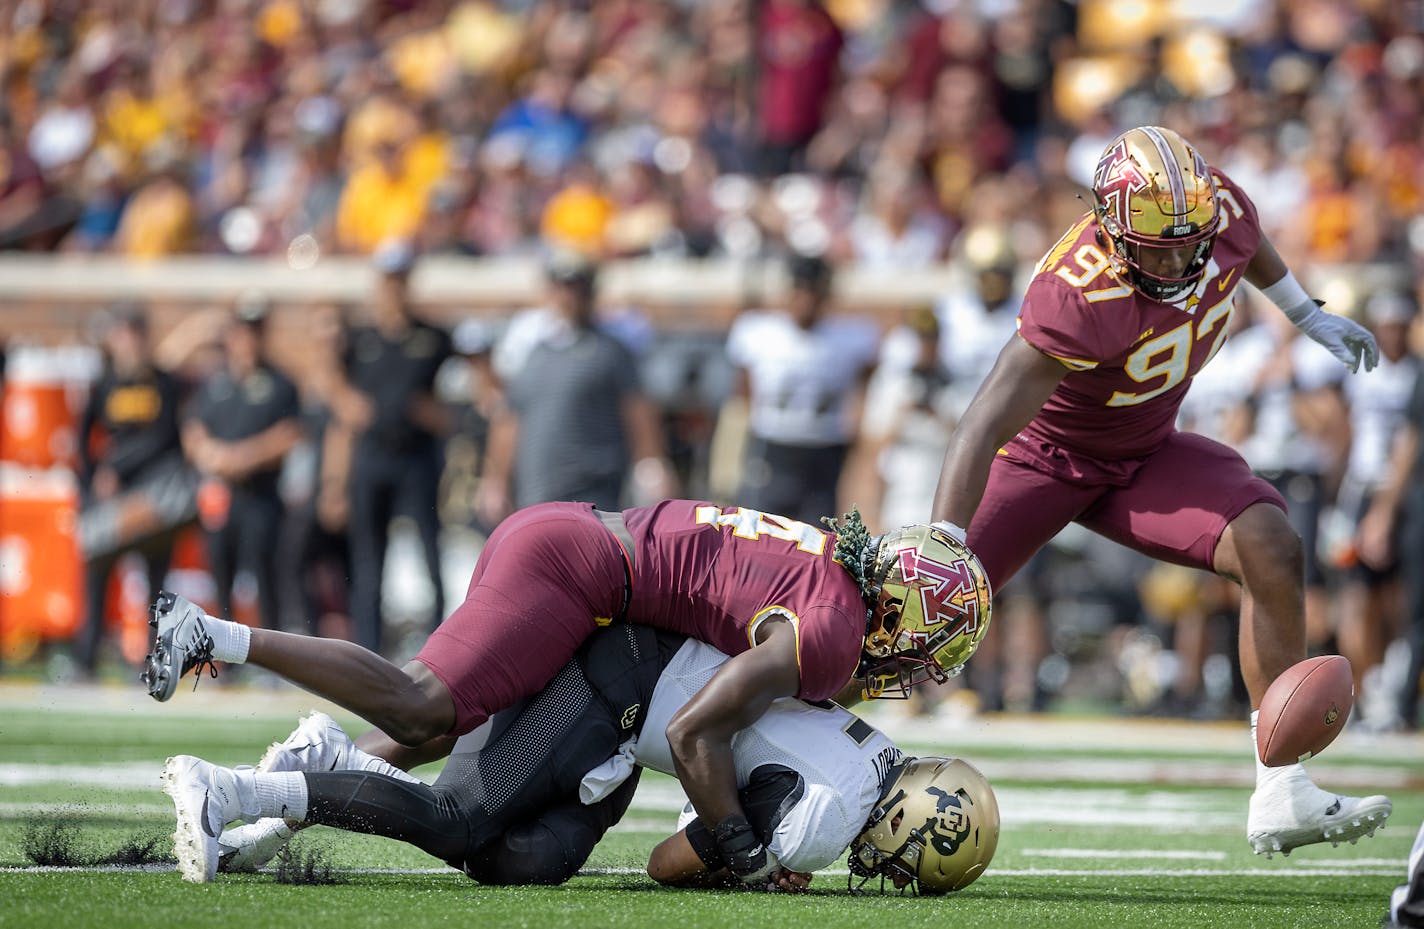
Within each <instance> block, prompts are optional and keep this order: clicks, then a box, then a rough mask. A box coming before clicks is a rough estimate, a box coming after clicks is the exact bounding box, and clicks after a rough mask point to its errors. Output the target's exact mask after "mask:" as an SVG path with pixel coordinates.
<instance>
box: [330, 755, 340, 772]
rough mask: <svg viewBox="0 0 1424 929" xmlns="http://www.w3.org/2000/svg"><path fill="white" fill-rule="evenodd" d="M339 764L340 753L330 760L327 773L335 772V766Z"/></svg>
mask: <svg viewBox="0 0 1424 929" xmlns="http://www.w3.org/2000/svg"><path fill="white" fill-rule="evenodd" d="M339 764H341V753H340V752H337V753H336V757H335V758H333V759H332V760H331V767H329V768H327V770H328V771H335V770H336V766H337V765H339Z"/></svg>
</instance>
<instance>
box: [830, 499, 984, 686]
mask: <svg viewBox="0 0 1424 929" xmlns="http://www.w3.org/2000/svg"><path fill="white" fill-rule="evenodd" d="M871 545H872V546H873V552H872V554H871V556H870V559H869V560H870V564H869V565H868V570H867V571H866V582H867V584H866V586H867V591H866V592H867V595H868V596H871V597H873V598H874V599H873V606H872V608H871V610H870V623H869V627H868V630H867V632H866V636H865V654H864V657H863V659H862V661H861V667H860V673H859V675H858V676H859V678H860V680H861V682H862V684H863V685H864V687H865V695H866V697H868V698H872V699H873V698H877V697H903V696H907V695H908V693H909V690H910V688H911V687H913V686H914V685H916V684H921V683H924V682H925V681H929V680H933V681H936V682H939V683H943V682H944V681H946V680H948V679H949V678H951V677H953V676H954V675H956V674H958V673H959V672H960V671H961V670H962V669H963V668H964V663H965V662H966V661H968V660H969V656H970V655H973V654H974V650H975V649H977V648H978V647H979V643H980V641H982V640H983V638H984V633H985V632H987V631H988V629H989V619H990V616H991V614H992V611H993V603H992V601H993V595H992V592H991V591H990V589H989V577H988V575H987V574H985V573H984V566H983V565H981V564H980V563H979V559H978V558H976V557H975V555H974V553H973V552H971V551H970V550H969V549H968V547H967V546H965V545H964V543H962V542H960V541H959V540H957V539H955V538H954V537H953V536H951V535H949V534H948V533H947V532H944V531H942V530H940V529H937V528H935V527H934V526H925V525H915V526H906V527H905V528H903V529H897V530H895V531H893V532H887V533H885V534H884V535H882V536H880V537H879V538H878V539H873V540H872V541H871Z"/></svg>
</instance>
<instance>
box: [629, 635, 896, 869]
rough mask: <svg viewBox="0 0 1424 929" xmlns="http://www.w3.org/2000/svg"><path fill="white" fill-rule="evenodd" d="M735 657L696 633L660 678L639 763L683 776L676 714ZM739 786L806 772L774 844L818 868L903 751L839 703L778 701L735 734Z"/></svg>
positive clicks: (795, 861)
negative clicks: (767, 773) (766, 771)
mask: <svg viewBox="0 0 1424 929" xmlns="http://www.w3.org/2000/svg"><path fill="white" fill-rule="evenodd" d="M728 660H729V659H728V658H727V656H726V655H724V654H722V653H721V652H719V651H718V650H717V649H715V648H713V647H712V646H710V645H706V644H704V643H702V642H696V641H693V640H691V639H689V640H688V641H687V643H686V644H685V645H683V646H682V648H681V649H680V650H679V651H678V653H677V654H676V655H675V656H674V657H673V659H672V661H671V662H670V663H669V664H668V666H667V668H666V669H665V670H664V671H663V673H662V676H661V677H660V678H659V679H658V684H657V687H656V689H654V691H653V699H652V702H651V703H650V704H649V706H648V715H647V721H646V722H645V723H644V725H643V734H642V736H641V737H640V738H639V739H638V743H637V747H636V748H635V749H634V757H635V758H636V760H637V762H638V764H641V765H643V766H645V767H648V768H652V769H653V770H655V771H662V772H663V773H664V774H673V775H675V774H676V770H675V769H674V767H673V761H672V750H671V749H670V748H669V747H668V741H667V735H666V733H667V727H668V723H669V722H671V720H672V717H673V715H674V714H676V713H677V711H678V710H680V709H682V708H683V706H684V705H686V703H687V702H688V701H689V700H691V699H692V697H693V695H694V694H696V693H697V692H698V691H699V690H701V689H702V688H703V686H704V685H706V683H707V682H708V681H709V680H711V679H712V675H713V674H715V673H716V672H717V669H718V668H720V667H722V665H723V664H725V663H726V662H727V661H728ZM732 756H733V759H734V761H735V763H736V768H737V786H738V787H745V786H746V785H747V784H748V783H749V782H750V781H751V779H752V772H753V771H755V770H756V769H757V768H760V767H762V766H764V765H776V766H779V767H782V768H787V769H790V770H792V771H795V772H796V773H797V774H798V775H800V778H801V782H800V789H799V795H798V794H797V793H795V792H793V794H792V795H791V797H788V799H792V798H794V802H793V803H792V805H791V806H790V808H789V809H786V810H784V812H783V813H782V815H781V819H780V822H778V823H776V825H775V827H774V829H773V832H772V837H771V841H769V842H768V843H767V847H768V848H769V849H770V850H771V852H772V854H774V855H775V856H776V857H777V859H778V860H779V861H780V862H781V863H782V865H783V866H785V867H787V868H789V869H791V870H793V871H806V872H810V871H816V870H818V869H820V868H824V867H826V866H827V865H830V864H832V863H834V862H835V861H836V859H838V858H839V857H840V856H841V855H842V854H844V853H845V850H846V847H847V846H849V845H850V843H851V840H852V839H854V838H855V837H856V836H857V835H859V834H860V832H861V830H862V829H864V828H865V821H866V819H867V818H868V817H869V816H870V811H871V810H872V809H873V808H874V807H875V804H876V803H877V802H879V800H880V795H881V793H882V791H883V790H884V786H885V777H886V774H887V772H888V771H889V770H890V768H891V767H892V766H893V765H894V764H896V763H897V762H898V761H900V759H901V758H902V757H903V756H902V754H901V752H900V750H899V749H898V748H896V747H895V745H894V744H893V743H892V742H891V741H890V740H889V739H888V738H887V737H886V736H885V734H884V733H882V732H880V731H879V730H878V729H876V728H874V727H873V726H871V725H870V724H869V723H867V722H865V721H864V720H862V719H861V718H860V717H859V716H856V715H855V714H854V713H851V712H849V711H848V710H845V709H843V708H842V707H839V706H836V705H835V704H832V703H828V704H825V705H824V706H813V705H811V704H809V703H804V702H802V701H800V700H795V699H791V698H787V699H782V700H777V701H775V702H774V703H772V705H771V708H770V709H769V710H767V712H766V714H765V715H764V716H762V718H761V719H759V720H757V721H756V722H755V723H753V724H752V725H751V726H750V727H748V728H746V729H743V730H742V731H741V732H739V733H737V734H736V736H734V737H733V738H732Z"/></svg>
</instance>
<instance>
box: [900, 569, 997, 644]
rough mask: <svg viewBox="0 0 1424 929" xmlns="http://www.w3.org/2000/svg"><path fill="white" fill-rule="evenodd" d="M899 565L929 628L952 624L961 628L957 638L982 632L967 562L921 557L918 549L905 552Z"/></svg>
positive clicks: (957, 630)
mask: <svg viewBox="0 0 1424 929" xmlns="http://www.w3.org/2000/svg"><path fill="white" fill-rule="evenodd" d="M899 562H900V576H901V577H903V578H904V579H905V580H907V581H909V582H911V583H913V584H915V586H916V587H917V588H918V590H919V593H920V609H921V610H922V613H921V615H922V616H923V617H924V623H925V626H926V628H930V627H934V626H937V625H939V624H940V623H950V624H952V625H957V626H959V627H962V628H959V629H956V630H955V632H956V634H957V633H958V632H971V633H972V632H974V631H976V630H977V629H978V628H979V601H978V600H977V599H976V597H975V596H974V571H973V569H972V568H970V567H969V562H968V561H965V560H964V559H963V558H961V559H959V560H957V561H955V562H953V563H952V564H945V563H943V562H941V561H936V560H934V559H933V558H929V557H926V556H924V555H922V554H920V550H919V549H917V548H902V549H900V552H899Z"/></svg>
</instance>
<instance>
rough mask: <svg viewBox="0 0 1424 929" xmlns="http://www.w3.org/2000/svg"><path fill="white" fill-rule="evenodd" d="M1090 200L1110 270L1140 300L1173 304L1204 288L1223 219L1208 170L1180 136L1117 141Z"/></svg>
mask: <svg viewBox="0 0 1424 929" xmlns="http://www.w3.org/2000/svg"><path fill="white" fill-rule="evenodd" d="M1093 200H1094V208H1093V212H1094V213H1095V214H1096V215H1097V217H1098V224H1099V227H1100V228H1101V229H1102V232H1103V235H1104V237H1105V238H1106V240H1107V245H1108V261H1109V264H1110V266H1111V267H1112V269H1113V272H1114V273H1115V274H1117V275H1118V276H1119V277H1120V278H1122V279H1123V280H1124V281H1125V282H1126V283H1128V284H1130V285H1132V287H1133V288H1134V289H1136V290H1137V291H1138V292H1139V293H1141V294H1143V295H1144V296H1147V297H1150V298H1151V299H1153V300H1161V301H1170V300H1175V299H1177V298H1178V297H1181V296H1182V295H1183V294H1185V293H1187V292H1188V291H1190V290H1191V289H1192V288H1193V287H1195V286H1196V284H1197V281H1199V280H1201V276H1202V274H1203V273H1204V272H1205V271H1206V264H1207V261H1208V260H1209V259H1210V258H1211V249H1212V246H1213V245H1214V244H1215V242H1216V233H1217V230H1218V227H1219V225H1220V222H1221V214H1220V209H1219V206H1218V204H1217V199H1216V181H1215V180H1213V178H1212V175H1211V169H1210V168H1208V167H1207V164H1206V160H1205V159H1203V158H1202V156H1201V154H1200V153H1199V152H1198V151H1197V150H1196V149H1195V148H1194V147H1193V146H1192V145H1190V144H1189V143H1188V142H1187V141H1186V140H1185V139H1183V138H1182V137H1181V136H1180V135H1178V134H1177V133H1175V132H1173V131H1172V130H1171V129H1163V128H1161V127H1160V126H1139V127H1138V128H1136V129H1129V130H1128V131H1126V132H1124V133H1123V134H1122V135H1120V136H1118V137H1117V138H1116V139H1113V141H1112V143H1111V144H1110V145H1109V146H1108V148H1107V151H1105V152H1104V153H1103V156H1102V158H1101V159H1099V161H1098V166H1097V169H1096V170H1095V171H1094V172H1093Z"/></svg>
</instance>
